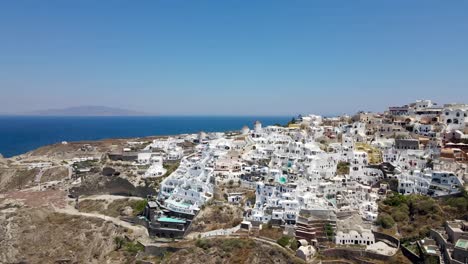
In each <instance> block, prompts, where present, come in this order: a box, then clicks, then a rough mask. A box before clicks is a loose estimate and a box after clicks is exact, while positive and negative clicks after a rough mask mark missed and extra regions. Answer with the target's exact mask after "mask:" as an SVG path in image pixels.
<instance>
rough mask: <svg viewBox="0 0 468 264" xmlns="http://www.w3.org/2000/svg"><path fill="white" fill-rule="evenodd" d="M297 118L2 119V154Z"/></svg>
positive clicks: (266, 123) (126, 117)
mask: <svg viewBox="0 0 468 264" xmlns="http://www.w3.org/2000/svg"><path fill="white" fill-rule="evenodd" d="M293 117H294V116H262V115H252V116H239V115H237V116H236V115H231V116H230V115H211V116H208V115H207V116H203V115H192V116H182V115H172V116H171V115H158V116H40V115H29V116H26V115H0V154H2V155H3V156H4V157H5V158H11V157H13V156H17V155H21V154H24V153H27V152H29V151H32V150H34V149H37V148H39V147H43V146H46V145H51V144H56V143H59V142H62V141H70V142H74V141H90V140H91V141H92V140H103V139H118V138H135V137H148V136H165V135H178V134H187V133H198V132H200V131H205V132H225V131H234V130H240V129H241V128H242V127H243V126H244V125H247V126H249V127H250V128H252V127H253V123H254V122H255V121H257V120H259V121H260V122H262V124H263V125H265V126H268V125H274V124H282V125H284V124H286V123H287V122H288V121H290V120H291V119H292V118H293Z"/></svg>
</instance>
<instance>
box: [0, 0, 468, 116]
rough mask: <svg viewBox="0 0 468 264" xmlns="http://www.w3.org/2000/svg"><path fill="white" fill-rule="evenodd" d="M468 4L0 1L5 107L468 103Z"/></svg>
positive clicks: (256, 109) (329, 107) (178, 110)
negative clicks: (419, 101)
mask: <svg viewBox="0 0 468 264" xmlns="http://www.w3.org/2000/svg"><path fill="white" fill-rule="evenodd" d="M467 14H468V1H462V0H454V1H440V0H438V1H434V0H424V1H423V0H419V1H407V0H384V1H375V0H368V1H360V0H356V1H347V0H342V1H334V0H323V1H309V0H301V1H292V0H284V1H274V0H265V1H257V0H249V1H240V0H236V1H230V0H223V1H219V0H212V1H205V0H196V1H182V0H171V1H169V0H167V1H156V0H155V1H94V0H80V1H60V0H56V1H47V0H45V1H34V0H30V1H23V0H14V1H1V2H0V113H17V112H25V111H32V110H38V109H49V108H62V107H69V106H80V105H103V106H113V107H121V108H127V109H132V110H137V111H145V112H149V113H157V114H170V115H177V114H184V115H187V114H189V115H190V114H193V115H210V114H216V115H223V114H229V115H292V114H297V113H319V114H340V113H345V112H346V113H353V112H355V111H357V110H376V111H383V110H384V109H385V108H386V107H387V106H389V105H400V104H405V103H409V102H412V101H414V100H416V99H422V98H426V99H433V100H435V101H436V102H439V103H448V102H464V103H468V15H467Z"/></svg>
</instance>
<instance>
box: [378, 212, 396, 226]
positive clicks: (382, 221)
mask: <svg viewBox="0 0 468 264" xmlns="http://www.w3.org/2000/svg"><path fill="white" fill-rule="evenodd" d="M376 223H377V224H378V225H380V226H382V227H383V228H385V229H389V228H392V227H393V225H395V221H394V220H393V218H392V217H391V216H390V215H388V214H385V213H382V214H380V215H379V217H377V221H376Z"/></svg>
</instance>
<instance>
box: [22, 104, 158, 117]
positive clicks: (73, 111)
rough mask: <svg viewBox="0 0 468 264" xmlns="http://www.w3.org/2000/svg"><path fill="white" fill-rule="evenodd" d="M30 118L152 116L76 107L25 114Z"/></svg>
mask: <svg viewBox="0 0 468 264" xmlns="http://www.w3.org/2000/svg"><path fill="white" fill-rule="evenodd" d="M21 115H30V116H149V115H152V114H149V113H145V112H139V111H133V110H128V109H122V108H115V107H107V106H76V107H68V108H61V109H46V110H38V111H32V112H28V113H23V114H21Z"/></svg>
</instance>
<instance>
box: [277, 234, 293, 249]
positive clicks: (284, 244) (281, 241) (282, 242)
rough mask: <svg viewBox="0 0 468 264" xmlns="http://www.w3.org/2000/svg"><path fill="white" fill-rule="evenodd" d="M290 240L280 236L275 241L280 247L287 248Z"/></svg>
mask: <svg viewBox="0 0 468 264" xmlns="http://www.w3.org/2000/svg"><path fill="white" fill-rule="evenodd" d="M290 240H291V237H290V236H282V237H281V238H280V239H278V240H277V241H276V243H278V244H279V245H280V246H282V247H287V246H288V245H289V241H290Z"/></svg>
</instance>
